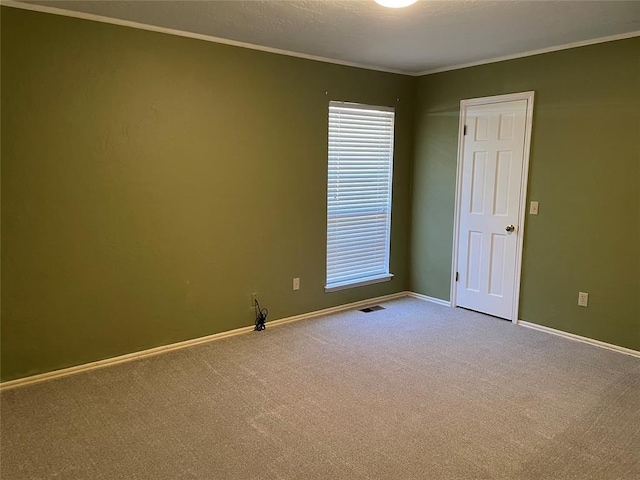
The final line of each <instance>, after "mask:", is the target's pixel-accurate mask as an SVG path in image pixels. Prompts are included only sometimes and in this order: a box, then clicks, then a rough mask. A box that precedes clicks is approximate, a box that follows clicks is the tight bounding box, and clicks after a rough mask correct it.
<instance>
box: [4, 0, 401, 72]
mask: <svg viewBox="0 0 640 480" xmlns="http://www.w3.org/2000/svg"><path fill="white" fill-rule="evenodd" d="M0 5H2V6H5V7H11V8H18V9H21V10H30V11H33V12H40V13H49V14H52V15H60V16H63V17H73V18H79V19H82V20H90V21H93V22H100V23H109V24H111V25H118V26H121V27H129V28H136V29H138V30H147V31H150V32H156V33H164V34H167V35H175V36H178V37H186V38H192V39H195V40H202V41H205V42H211V43H219V44H223V45H229V46H232V47H241V48H248V49H250V50H258V51H261V52H267V53H273V54H276V55H285V56H288V57H296V58H302V59H304V60H312V61H315V62H323V63H332V64H334V65H342V66H345V67H354V68H362V69H365V70H374V71H376V72H384V73H393V74H397V75H409V76H410V75H411V73H410V72H407V71H403V70H397V69H393V68H384V67H378V66H375V65H367V64H362V63H356V62H347V61H343V60H336V59H333V58H327V57H321V56H317V55H308V54H306V53H300V52H292V51H290V50H283V49H280V48H272V47H265V46H263V45H256V44H254V43H246V42H239V41H236V40H229V39H227V38H220V37H213V36H211V35H204V34H201V33H193V32H186V31H184V30H176V29H173V28H166V27H158V26H156V25H149V24H146V23H140V22H133V21H130V20H122V19H119V18H111V17H105V16H103V15H95V14H93V13H84V12H74V11H72V10H66V9H63V8H57V7H49V6H44V5H34V4H31V3H22V2H16V1H13V0H0Z"/></svg>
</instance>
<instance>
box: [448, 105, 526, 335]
mask: <svg viewBox="0 0 640 480" xmlns="http://www.w3.org/2000/svg"><path fill="white" fill-rule="evenodd" d="M533 99H534V92H522V93H510V94H507V95H496V96H493V97H482V98H471V99H467V100H462V101H461V102H460V125H459V127H458V163H457V173H456V207H455V217H454V222H453V261H452V267H451V297H450V298H451V306H452V307H453V308H455V307H456V306H457V301H456V300H457V299H456V294H457V289H456V272H457V271H458V247H459V245H458V244H459V241H460V202H461V197H462V161H463V159H464V128H465V125H466V123H467V108H468V107H472V106H476V105H485V104H489V103H501V102H511V101H515V100H527V113H526V115H527V117H526V124H525V130H524V136H525V137H524V152H523V157H522V179H521V184H520V208H519V210H518V226H517V230H516V231H517V232H518V242H517V244H516V274H515V280H516V285H515V288H514V289H513V295H514V298H513V302H512V304H513V310H512V312H511V318H510V319H509V320H511V321H512V322H513V323H518V308H519V306H520V277H521V274H522V245H523V241H524V220H525V216H526V211H527V185H528V180H529V154H530V151H531V129H532V125H533Z"/></svg>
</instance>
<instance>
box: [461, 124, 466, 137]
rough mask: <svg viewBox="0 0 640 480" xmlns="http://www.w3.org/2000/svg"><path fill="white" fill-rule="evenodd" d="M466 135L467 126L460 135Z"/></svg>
mask: <svg viewBox="0 0 640 480" xmlns="http://www.w3.org/2000/svg"><path fill="white" fill-rule="evenodd" d="M466 134H467V126H466V125H465V126H464V128H463V129H462V135H466Z"/></svg>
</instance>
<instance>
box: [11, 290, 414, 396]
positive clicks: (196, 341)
mask: <svg viewBox="0 0 640 480" xmlns="http://www.w3.org/2000/svg"><path fill="white" fill-rule="evenodd" d="M409 294H410V292H406V291H405V292H398V293H393V294H391V295H384V296H382V297H375V298H369V299H367V300H361V301H359V302H352V303H347V304H344V305H338V306H336V307H330V308H325V309H323V310H316V311H314V312H309V313H303V314H301V315H294V316H292V317H286V318H281V319H279V320H273V321H271V322H267V326H268V327H274V326H278V325H283V324H285V323H291V322H297V321H299V320H305V319H308V318H315V317H320V316H322V315H329V314H331V313H337V312H342V311H345V310H351V309H355V308H359V307H365V306H368V305H374V304H376V303H382V302H387V301H389V300H395V299H396V298H402V297H406V296H407V295H409ZM253 328H254V327H253V325H251V326H248V327H241V328H236V329H235V330H228V331H226V332H220V333H215V334H213V335H207V336H205V337H198V338H193V339H191V340H185V341H183V342H177V343H171V344H169V345H162V346H160V347H155V348H150V349H148V350H141V351H139V352H133V353H127V354H126V355H119V356H117V357H112V358H105V359H104V360H98V361H96V362H90V363H84V364H82V365H76V366H73V367H69V368H63V369H60V370H54V371H52V372H46V373H40V374H38V375H31V376H29V377H23V378H18V379H16V380H10V381H8V382H2V383H0V391H3V390H7V389H10V388H15V387H22V386H25V385H33V384H34V383H39V382H44V381H47V380H53V379H54V378H60V377H66V376H67V375H74V374H76V373H81V372H87V371H89V370H95V369H97V368H103V367H110V366H112V365H117V364H119V363H124V362H131V361H133V360H140V359H142V358H147V357H151V356H154V355H159V354H161V353H166V352H172V351H174V350H180V349H181V348H187V347H193V346H195V345H200V344H202V343H208V342H212V341H214V340H220V339H222V338H227V337H233V336H235V335H241V334H243V333H249V332H252V331H253Z"/></svg>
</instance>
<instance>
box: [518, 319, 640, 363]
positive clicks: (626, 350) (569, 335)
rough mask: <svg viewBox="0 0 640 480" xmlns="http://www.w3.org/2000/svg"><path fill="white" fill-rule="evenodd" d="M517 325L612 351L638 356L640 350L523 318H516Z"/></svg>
mask: <svg viewBox="0 0 640 480" xmlns="http://www.w3.org/2000/svg"><path fill="white" fill-rule="evenodd" d="M518 325H522V326H523V327H527V328H531V329H533V330H538V331H540V332H546V333H550V334H552V335H557V336H558V337H564V338H568V339H569V340H575V341H576V342H582V343H586V344H588V345H593V346H596V347H600V348H606V349H607V350H613V351H614V352H618V353H623V354H625V355H631V356H632V357H637V358H640V352H639V351H637V350H632V349H631V348H625V347H619V346H618V345H613V344H611V343H606V342H601V341H600V340H594V339H593V338H587V337H582V336H580V335H576V334H575V333H569V332H563V331H562V330H556V329H555V328H551V327H545V326H543V325H538V324H536V323H530V322H525V321H524V320H518Z"/></svg>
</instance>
